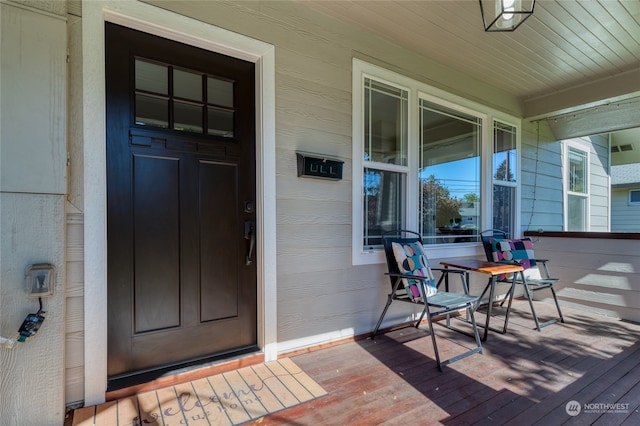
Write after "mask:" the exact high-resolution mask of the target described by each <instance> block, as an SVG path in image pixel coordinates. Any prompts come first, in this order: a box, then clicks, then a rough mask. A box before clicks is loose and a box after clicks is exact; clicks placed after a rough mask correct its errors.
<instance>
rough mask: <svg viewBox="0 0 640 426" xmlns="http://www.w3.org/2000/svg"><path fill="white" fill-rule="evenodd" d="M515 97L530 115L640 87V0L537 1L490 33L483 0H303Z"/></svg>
mask: <svg viewBox="0 0 640 426" xmlns="http://www.w3.org/2000/svg"><path fill="white" fill-rule="evenodd" d="M299 1H300V2H302V3H304V4H306V5H308V6H309V7H311V8H314V9H316V10H318V11H321V12H323V13H325V14H327V15H329V16H332V17H334V18H337V19H340V20H343V21H346V22H348V23H350V24H352V25H355V26H358V27H362V28H363V29H366V30H368V31H370V32H372V33H374V34H376V35H378V36H380V37H382V38H385V39H388V40H391V41H392V42H394V43H396V44H398V45H400V46H402V47H404V48H407V49H409V50H412V51H415V52H416V53H418V54H420V55H423V56H425V57H428V58H431V59H433V60H435V61H437V62H440V63H442V64H443V65H446V66H448V67H450V68H453V69H455V70H459V71H461V72H463V73H465V74H466V75H469V76H471V77H474V78H476V79H478V80H481V81H484V82H486V83H488V84H490V85H492V86H494V87H496V88H498V89H501V90H503V91H506V92H508V93H511V94H513V95H515V96H516V97H517V98H519V99H520V100H521V101H522V102H523V106H524V112H525V116H526V117H535V116H543V115H548V114H550V113H553V112H556V113H557V112H565V111H569V110H571V109H572V108H575V107H577V106H579V105H588V104H592V103H594V102H604V101H607V102H608V101H612V100H616V101H617V100H619V99H623V98H625V97H628V96H630V94H634V95H635V96H637V95H638V93H640V2H639V1H638V0H591V1H574V0H537V1H536V5H535V9H534V14H533V16H532V17H530V18H529V19H528V20H527V21H526V22H525V23H524V24H523V25H522V26H521V27H520V28H518V29H517V30H516V31H515V32H513V33H485V32H484V30H483V27H482V19H481V15H480V6H479V3H478V1H477V0H446V1H444V0H427V1H424V0H422V1H353V0H337V1H327V0H299Z"/></svg>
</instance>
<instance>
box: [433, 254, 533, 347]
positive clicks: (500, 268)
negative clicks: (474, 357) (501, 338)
mask: <svg viewBox="0 0 640 426" xmlns="http://www.w3.org/2000/svg"><path fill="white" fill-rule="evenodd" d="M440 264H441V265H443V266H444V267H445V268H454V269H462V270H465V271H469V272H479V273H481V274H487V275H489V282H488V283H487V285H486V286H485V288H484V290H483V291H482V294H481V295H480V298H479V299H478V304H477V305H476V309H478V306H480V300H482V297H484V294H485V293H486V292H487V289H489V306H488V307H487V319H486V321H485V325H484V335H483V337H482V341H485V340H487V334H488V332H489V320H490V319H491V306H492V305H493V296H494V291H495V286H496V281H497V277H498V276H500V275H503V274H510V273H513V282H512V285H511V291H510V292H509V305H508V306H507V313H506V314H505V318H504V326H503V328H502V330H497V329H494V328H492V329H491V330H492V331H496V332H498V333H501V334H504V333H506V332H507V324H508V323H509V310H510V309H511V302H512V300H513V292H514V289H515V285H514V284H515V280H516V275H517V273H518V272H522V271H523V270H524V268H523V267H522V266H520V265H516V264H510V263H497V262H486V261H482V260H478V259H456V260H451V261H446V262H440ZM467 275H468V274H467ZM468 281H469V280H468V279H467V286H468V285H469V283H468ZM467 288H468V287H467Z"/></svg>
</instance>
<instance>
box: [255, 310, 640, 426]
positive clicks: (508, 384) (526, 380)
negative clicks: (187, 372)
mask: <svg viewBox="0 0 640 426" xmlns="http://www.w3.org/2000/svg"><path fill="white" fill-rule="evenodd" d="M541 305H543V306H544V307H545V308H551V306H550V305H546V304H540V303H537V304H536V306H537V309H539V310H541V311H542V312H539V316H540V317H543V318H544V317H545V315H544V314H543V312H547V313H552V310H551V309H544V310H542V309H540V306H541ZM514 306H515V311H514V312H512V315H511V317H510V321H509V332H508V333H507V334H506V335H501V334H497V333H491V332H490V333H489V337H488V339H487V341H486V342H485V343H484V345H483V347H484V354H482V355H473V356H471V357H468V358H465V359H463V360H461V361H458V362H456V363H453V364H451V365H449V366H448V367H445V371H444V372H443V373H440V372H439V371H438V370H437V368H436V365H435V358H434V355H433V350H432V345H431V338H430V336H429V335H428V333H427V332H426V331H424V330H422V329H415V328H412V327H411V328H405V329H401V330H395V331H392V332H389V333H387V334H385V335H382V336H378V337H376V339H375V341H372V340H369V339H367V340H360V341H357V342H353V343H348V344H344V345H339V346H335V347H332V348H328V349H323V350H319V351H313V352H309V353H306V354H303V355H299V356H295V357H292V359H293V360H294V361H295V362H296V364H297V365H298V366H300V368H302V370H304V371H305V372H306V373H307V374H309V376H311V377H312V378H313V379H314V380H316V381H317V382H318V384H320V386H322V387H323V388H324V389H325V390H326V391H327V392H328V395H327V396H325V397H322V398H319V399H317V400H315V401H312V402H309V403H306V404H303V405H300V406H298V407H294V408H290V409H287V410H284V411H281V412H279V413H276V414H274V415H271V416H268V417H266V418H265V419H264V421H263V422H262V423H261V424H262V425H285V424H286V425H374V424H375V425H378V424H387V425H408V424H419V425H429V424H449V425H467V424H487V425H501V424H509V425H519V426H520V425H533V424H538V425H544V426H551V425H560V424H565V423H566V424H585V425H588V424H601V425H607V426H609V425H623V424H624V425H638V424H640V413H639V410H640V408H639V407H640V343H639V341H640V339H639V338H640V324H632V323H628V322H622V321H616V320H613V319H608V318H605V317H601V316H597V315H588V314H585V313H584V312H581V311H576V310H571V309H568V308H565V309H563V314H564V315H565V321H566V322H565V323H564V324H553V325H550V326H548V327H545V328H543V329H542V331H541V332H538V331H536V330H534V329H533V321H532V319H531V316H530V314H529V311H528V304H527V302H525V301H516V302H514ZM478 317H479V318H480V319H481V318H482V317H483V315H482V314H481V313H479V314H478ZM547 318H551V316H549V315H547ZM492 324H494V322H493V320H492ZM499 324H500V322H499V318H498V317H496V318H495V325H499ZM463 326H464V325H463ZM436 335H437V336H446V337H447V338H445V339H439V340H438V341H439V342H440V343H439V347H441V348H440V352H441V355H442V354H443V353H444V356H447V354H455V353H456V350H459V349H460V348H459V346H458V343H464V344H467V342H469V339H468V338H467V337H466V336H463V335H460V334H458V333H455V332H450V331H449V330H446V329H444V328H443V327H437V328H436ZM570 401H577V402H578V403H579V405H580V408H581V409H582V412H581V413H580V414H578V415H576V416H569V415H568V414H567V411H566V406H567V404H568V403H569V402H570ZM585 404H601V405H590V406H589V407H590V408H589V409H588V410H585V409H584V408H585V407H584V405H585ZM606 404H610V405H608V406H607V405H606ZM611 404H619V405H617V406H613V405H611ZM574 406H575V404H574ZM574 408H575V407H574ZM608 409H609V410H608ZM611 409H613V410H611ZM587 411H591V412H587ZM613 411H618V412H617V413H616V412H613Z"/></svg>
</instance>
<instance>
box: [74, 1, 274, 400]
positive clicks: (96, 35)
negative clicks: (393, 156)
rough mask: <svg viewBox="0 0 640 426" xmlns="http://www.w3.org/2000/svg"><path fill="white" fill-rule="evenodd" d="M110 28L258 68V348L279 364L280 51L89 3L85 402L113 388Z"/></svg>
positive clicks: (150, 14) (130, 7)
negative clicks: (110, 370) (109, 354)
mask: <svg viewBox="0 0 640 426" xmlns="http://www.w3.org/2000/svg"><path fill="white" fill-rule="evenodd" d="M105 21H108V22H113V23H116V24H120V25H123V26H127V27H130V28H133V29H137V30H140V31H144V32H148V33H151V34H154V35H157V36H161V37H164V38H168V39H171V40H176V41H179V42H181V43H185V44H189V45H193V46H196V47H200V48H203V49H207V50H211V51H214V52H218V53H222V54H225V55H228V56H232V57H236V58H240V59H244V60H248V61H251V62H254V63H255V64H256V175H257V179H256V205H257V222H258V227H257V228H258V229H257V231H258V233H257V237H258V238H257V242H258V246H257V249H258V250H256V252H257V253H258V257H257V259H256V263H257V269H258V277H257V278H258V346H259V347H260V348H261V349H262V351H263V352H264V355H265V359H266V360H267V361H269V360H273V359H276V358H277V353H278V351H277V340H276V339H277V316H276V305H277V294H276V232H275V230H276V202H275V197H274V194H275V193H276V191H275V189H276V179H275V172H276V168H275V48H274V46H272V45H270V44H268V43H264V42H261V41H259V40H255V39H252V38H250V37H246V36H243V35H240V34H236V33H233V32H231V31H227V30H224V29H221V28H218V27H215V26H212V25H209V24H206V23H204V22H201V21H197V20H194V19H191V18H187V17H185V16H182V15H178V14H175V13H172V12H169V11H166V10H164V9H160V8H157V7H155V6H151V5H148V4H144V3H140V2H138V1H117V0H116V1H96V0H84V1H83V2H82V52H83V53H82V90H83V93H82V120H83V149H84V153H83V155H84V173H83V178H84V315H85V318H84V339H85V340H84V402H85V405H93V404H99V403H102V402H104V401H105V390H106V388H107V225H106V223H107V222H106V217H107V205H106V199H107V188H106V115H105V105H106V96H105V61H104V55H105V45H104V27H105Z"/></svg>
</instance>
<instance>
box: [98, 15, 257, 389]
mask: <svg viewBox="0 0 640 426" xmlns="http://www.w3.org/2000/svg"><path fill="white" fill-rule="evenodd" d="M254 81H255V69H254V64H253V63H250V62H246V61H242V60H239V59H235V58H230V57H227V56H223V55H220V54H216V53H213V52H210V51H206V50H202V49H198V48H195V47H191V46H186V45H183V44H180V43H177V42H174V41H170V40H166V39H163V38H159V37H156V36H152V35H149V34H146V33H142V32H138V31H134V30H131V29H127V28H124V27H120V26H118V25H114V24H106V93H107V105H106V108H107V153H106V154H107V241H108V242H107V244H108V248H107V256H108V267H107V273H108V375H109V377H110V380H111V381H113V380H116V379H118V378H122V377H128V376H132V375H136V374H139V373H141V372H144V371H146V372H149V371H151V372H153V371H161V370H162V369H166V368H171V367H174V368H175V367H177V366H182V365H185V364H189V363H194V362H199V361H200V362H201V361H203V360H207V359H211V358H212V357H220V356H225V355H233V354H237V353H238V352H240V351H250V350H255V349H256V345H257V319H256V318H257V288H256V266H255V257H256V252H255V250H254V247H255V218H256V212H255V208H254V206H255V180H256V179H255V130H254V129H255V123H254V120H255V95H254V92H255V90H254V88H255V83H254ZM88 244H89V242H88Z"/></svg>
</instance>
